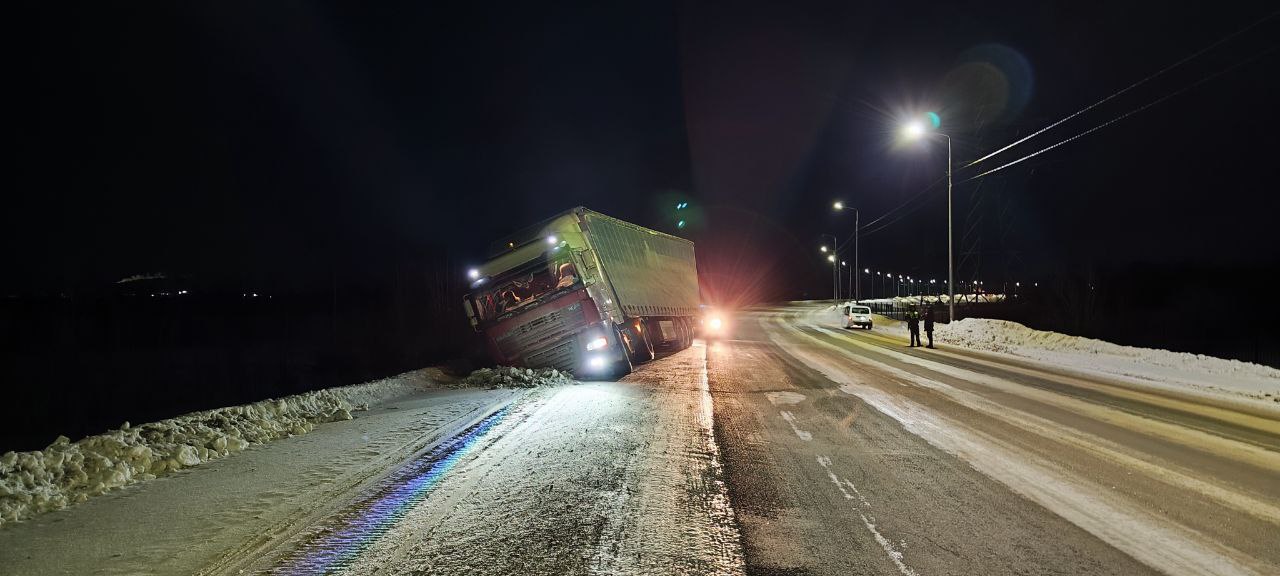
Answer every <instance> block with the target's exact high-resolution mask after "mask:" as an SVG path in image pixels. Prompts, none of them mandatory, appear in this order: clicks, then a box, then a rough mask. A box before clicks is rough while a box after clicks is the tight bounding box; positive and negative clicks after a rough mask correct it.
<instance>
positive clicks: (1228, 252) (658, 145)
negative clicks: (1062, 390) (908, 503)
mask: <svg viewBox="0 0 1280 576" xmlns="http://www.w3.org/2000/svg"><path fill="white" fill-rule="evenodd" d="M783 4H785V6H783ZM467 5H472V6H471V7H466V6H467ZM1175 6H1177V4H1176V3H1168V2H1163V3H1155V2H1151V3H1145V4H1141V3H1110V4H1107V5H1106V6H1105V7H1102V8H1094V7H1088V6H1084V5H1082V4H1080V3H1078V2H1062V3H1047V2H1008V3H968V2H945V3H937V4H936V5H928V4H924V3H867V5H865V6H864V5H859V4H858V3H850V2H839V3H836V2H831V3H813V4H805V3H778V5H777V6H769V5H756V6H748V5H747V4H746V3H742V2H726V3H723V4H715V3H677V4H669V3H663V2H636V3H630V4H623V3H582V4H580V5H569V4H567V3H512V4H511V5H509V6H500V5H497V4H493V3H438V4H434V5H428V4H426V3H405V4H403V5H392V4H390V3H337V4H330V3H323V4H320V3H286V2H218V3H182V4H178V5H175V4H173V3H157V4H145V5H144V4H140V3H129V4H125V5H121V4H119V3H115V4H110V3H89V4H86V5H84V6H80V7H71V6H66V5H57V6H52V5H48V6H45V7H44V8H43V10H44V11H43V12H42V13H40V14H39V15H38V18H34V19H33V20H32V21H33V22H34V27H35V28H36V30H35V38H34V39H33V40H32V42H31V43H29V45H28V46H27V48H26V49H25V50H24V51H23V52H22V57H23V58H24V59H26V60H27V64H28V65H27V66H26V67H24V72H23V74H26V75H27V76H26V77H23V78H22V79H21V81H19V82H16V83H14V84H11V85H10V90H11V91H14V92H17V93H18V94H19V96H20V99H19V100H20V101H21V102H22V104H21V105H20V107H18V108H17V114H18V116H19V118H18V120H19V125H20V126H21V128H20V131H21V133H22V134H23V136H22V137H21V138H20V140H19V148H21V152H20V153H19V155H18V160H19V161H18V166H17V167H18V169H19V174H25V177H22V178H19V179H15V180H14V181H13V182H14V183H13V184H11V186H10V188H9V190H8V194H7V197H8V200H7V202H6V205H7V208H8V209H6V210H5V216H4V220H3V224H4V229H5V231H4V234H5V240H4V244H5V252H6V254H5V258H6V261H7V262H8V263H9V264H8V265H7V266H6V273H7V274H8V275H10V276H11V279H10V280H8V281H6V284H8V285H9V286H10V287H9V288H7V290H9V291H24V290H50V289H84V288H88V287H93V286H99V285H103V284H106V283H109V282H111V281H114V280H115V279H118V278H120V277H122V276H125V275H129V274H135V273H139V272H148V271H169V272H176V273H185V274H190V275H191V276H192V277H194V278H197V279H198V280H199V281H200V282H202V283H204V284H206V285H210V286H237V287H238V286H243V285H246V284H251V283H258V284H263V283H265V284H267V285H271V286H277V287H281V288H300V289H305V288H308V287H310V286H313V285H320V284H325V283H327V282H328V281H327V280H326V279H327V278H329V276H330V274H331V273H333V271H334V270H345V271H348V272H350V271H358V270H360V269H361V267H362V266H380V265H382V263H386V262H392V261H395V260H396V259H403V258H413V257H416V256H418V255H423V254H439V253H448V254H450V255H451V256H452V257H454V258H455V260H456V261H458V262H460V263H462V262H466V261H469V260H474V259H477V258H479V257H481V256H483V253H484V249H485V247H486V245H487V243H488V242H489V241H490V240H492V239H493V238H495V237H497V236H500V235H502V234H504V233H506V232H509V231H511V230H512V229H515V228H520V227H523V226H524V225H527V224H529V223H531V222H533V221H536V220H539V219H541V218H544V217H546V216H549V215H551V214H553V213H555V212H558V211H560V210H563V209H565V208H567V207H569V206H573V205H579V204H581V205H586V206H588V207H591V208H594V209H597V210H600V211H603V212H606V213H609V214H613V215H616V216H619V217H622V218H624V219H629V220H633V221H636V222H638V223H641V224H645V225H649V226H653V227H657V228H661V229H665V230H672V231H673V228H672V224H673V222H674V219H673V217H672V210H671V208H672V202H671V200H672V199H677V198H682V199H688V200H690V201H691V203H692V204H693V207H694V209H695V212H694V216H695V217H696V219H695V220H694V225H693V226H691V227H690V228H689V229H687V230H686V231H685V232H684V234H686V235H688V236H689V237H691V238H693V239H694V240H695V241H697V242H698V255H699V259H700V264H701V265H702V268H703V272H704V275H705V278H704V280H705V281H708V282H711V283H712V284H714V285H715V286H716V287H717V288H719V289H720V291H722V292H732V293H736V294H744V295H746V297H747V298H748V299H756V298H771V297H779V296H788V297H790V296H794V295H796V294H795V293H796V292H797V291H798V290H813V291H815V292H817V291H820V290H825V289H826V286H828V284H825V283H824V282H825V280H824V278H825V277H824V276H823V274H824V272H825V270H826V269H825V268H823V266H822V262H821V261H820V260H819V257H818V254H817V252H816V246H817V245H818V243H819V242H820V240H819V235H820V234H821V233H825V232H834V233H840V234H841V235H847V234H849V233H851V232H852V222H851V221H850V220H849V219H848V218H849V216H851V215H844V216H840V217H836V216H834V215H833V214H832V213H831V211H830V210H829V206H830V202H831V201H832V200H833V199H836V198H841V199H843V200H845V201H846V202H847V203H849V204H851V205H857V206H860V207H861V209H862V219H863V222H864V223H866V222H868V221H872V220H874V219H875V218H877V217H879V216H880V215H882V214H885V213H886V212H888V211H890V210H891V209H894V208H895V207H897V206H899V205H900V204H901V203H903V202H904V201H907V200H908V199H910V198H913V197H916V196H917V194H918V193H919V192H920V191H921V190H922V189H923V188H924V187H925V186H927V185H928V184H929V183H931V182H934V181H935V180H937V179H938V178H940V177H941V176H942V174H943V170H944V167H945V149H944V148H943V147H942V146H941V145H937V144H935V145H927V146H926V145H914V146H898V145H895V144H894V138H895V126H896V125H897V123H898V122H899V121H900V120H901V119H902V118H903V117H904V116H905V115H907V114H912V113H920V112H924V111H929V110H936V111H938V112H939V113H940V114H941V116H942V127H941V130H943V131H944V132H946V133H948V134H950V135H951V136H952V138H953V141H954V154H955V162H956V164H957V165H961V164H965V163H968V162H969V161H971V160H973V159H976V158H977V157H979V156H981V155H982V154H984V153H986V152H987V151H991V150H994V149H996V148H998V147H1000V146H1001V145H1003V144H1006V143H1008V142H1011V141H1013V140H1014V139H1016V138H1017V137H1019V136H1021V135H1025V134H1028V133H1030V132H1032V131H1034V130H1036V129H1039V128H1041V127H1043V126H1045V125H1047V124H1049V123H1050V122H1052V121H1055V120H1057V119H1059V118H1062V117H1063V116H1065V115H1067V114H1069V113H1071V112H1074V111H1076V110H1079V109H1080V108H1082V107H1084V106H1086V105H1088V104H1090V103H1092V102H1095V101H1097V100H1099V99H1100V98H1102V97H1104V96H1106V95H1107V94H1110V93H1112V92H1114V91H1115V90H1118V89H1120V88H1122V87H1124V86H1127V85H1129V84H1132V83H1133V82H1135V81H1137V80H1139V79H1141V78H1143V77H1145V76H1147V75H1149V74H1151V73H1153V72H1155V71H1157V70H1159V69H1161V68H1163V67H1164V66H1166V65H1169V64H1171V63H1173V62H1175V61H1177V60H1179V59H1181V58H1183V57H1186V56H1188V55H1190V54H1191V53H1193V52H1195V51H1196V50H1198V49H1200V48H1203V47H1205V46H1208V45H1210V44H1212V43H1213V42H1214V41H1216V40H1218V39H1220V38H1222V37H1224V36H1227V35H1228V34H1230V33H1232V32H1235V31H1237V30H1239V29H1241V28H1243V27H1245V26H1247V25H1249V24H1251V23H1254V22H1256V21H1258V20H1259V19H1260V18H1263V17H1264V16H1266V15H1267V14H1268V13H1269V12H1271V11H1274V7H1273V6H1274V5H1273V4H1270V3H1266V2H1256V3H1240V4H1235V3H1230V2H1225V3H1213V4H1211V5H1209V4H1201V5H1196V6H1190V5H1188V7H1186V8H1178V7H1175ZM1278 24H1280V18H1273V19H1272V20H1270V21H1268V22H1265V23H1264V24H1262V25H1260V26H1258V27H1257V28H1255V29H1253V30H1251V31H1249V32H1247V33H1245V34H1242V35H1240V36H1239V37H1237V38H1235V39H1233V40H1232V41H1230V42H1227V43H1224V44H1223V45H1221V46H1219V47H1218V48H1216V49H1214V50H1213V51H1211V52H1209V53H1207V54H1205V55H1204V56H1202V57H1200V58H1197V59H1195V60H1192V61H1190V62H1188V63H1187V64H1185V65H1183V66H1182V67H1180V68H1178V69H1176V70H1174V71H1173V72H1171V73H1169V74H1167V75H1165V76H1162V77H1160V78H1158V79H1156V80H1153V81H1152V82H1150V83H1149V84H1147V85H1144V86H1142V87H1140V88H1138V89H1136V90H1134V91H1133V92H1131V93H1129V94H1125V95H1123V96H1121V97H1119V98H1117V99H1116V100H1114V101H1112V102H1109V103H1107V104H1106V105H1104V106H1101V107H1099V108H1098V109H1096V110H1093V111H1090V112H1089V113H1088V114H1086V115H1083V116H1081V117H1080V118H1077V119H1076V120H1074V121H1072V122H1070V123H1068V124H1066V125H1064V126H1062V127H1060V128H1059V129H1056V130H1054V131H1052V132H1050V133H1047V134H1045V135H1042V136H1040V137H1037V138H1035V139H1033V140H1031V141H1030V142H1028V143H1027V144H1025V145H1023V146H1020V147H1018V148H1016V149H1015V150H1013V151H1010V153H1008V154H1006V155H1003V156H1001V157H1000V158H999V160H1001V161H1007V160H1012V159H1014V158H1016V157H1017V156H1019V155H1020V154H1018V153H1019V152H1031V151H1034V150H1036V149H1039V148H1041V147H1043V146H1047V145H1050V144H1052V143H1055V142H1058V141H1060V140H1062V139H1064V138H1066V137H1069V136H1071V135H1073V134H1076V133H1079V132H1081V131H1083V130H1086V129H1088V128H1091V127H1093V126H1096V125H1098V124H1101V123H1103V122H1106V121H1108V120H1110V119H1112V118H1115V117H1116V116H1118V115H1120V114H1122V113H1124V112H1127V111H1129V110H1132V109H1134V108H1137V107H1139V106H1142V105H1144V104H1147V103H1149V102H1151V101H1153V100H1155V99H1157V98H1160V97H1162V96H1164V95H1167V94H1170V93H1173V92H1175V91H1177V90H1179V89H1182V88H1184V87H1186V86H1188V85H1191V84H1193V83H1195V82H1198V81H1200V80H1203V79H1204V78H1206V77H1207V76H1210V75H1211V74H1214V73H1216V72H1219V71H1222V70H1224V69H1226V68H1228V67H1229V66H1231V65H1233V64H1235V63H1237V62H1240V61H1244V60H1246V59H1248V58H1250V57H1255V56H1258V55H1259V54H1262V53H1264V51H1266V50H1268V49H1271V50H1274V48H1275V47H1276V44H1277V40H1276V39H1277V38H1280V34H1278V33H1277V32H1278V31H1280V25H1278ZM1278 62H1280V55H1277V53H1276V52H1274V51H1273V52H1270V53H1266V54H1264V55H1262V56H1261V57H1259V58H1257V59H1256V60H1253V61H1251V62H1249V63H1247V64H1245V65H1242V66H1240V67H1238V68H1236V69H1233V70H1230V71H1229V72H1227V73H1225V74H1222V75H1221V76H1219V77H1216V78H1213V79H1211V80H1209V81H1207V82H1205V83H1203V84H1202V85H1199V86H1196V87H1194V88H1193V89H1191V90H1189V91H1187V92H1186V93H1184V94H1181V95H1179V96H1176V97H1174V98H1171V99H1169V100H1168V101H1165V102H1163V103H1160V104H1158V105H1156V106H1153V107H1151V108H1150V109H1148V110H1145V111H1143V112H1141V113H1139V114H1137V115H1135V116H1133V117H1131V118H1129V119H1126V120H1123V121H1121V122H1118V123H1116V124H1113V125H1111V126H1109V127H1107V128H1104V129H1102V130H1101V131H1099V132H1097V133H1095V134H1092V135H1089V136H1086V137H1084V138H1082V139H1080V140H1078V141H1075V142H1072V143H1069V144H1066V145H1064V146H1062V147H1061V148H1058V149H1056V150H1053V151H1050V152H1048V153H1046V154H1044V155H1042V156H1040V157H1037V158H1036V159H1034V160H1032V161H1028V162H1026V163H1024V164H1021V165H1019V166H1018V167H1016V168H1013V169H1010V170H1007V171H1004V172H1002V173H1000V174H999V175H998V176H992V177H988V178H986V179H985V180H984V181H982V182H981V189H978V188H977V187H978V185H979V182H977V181H972V182H967V183H964V184H959V185H957V186H956V189H955V198H956V208H955V214H956V216H955V221H956V227H957V232H956V234H957V239H958V242H959V243H958V245H957V249H961V248H964V249H966V250H967V251H970V252H972V251H973V250H971V248H972V247H973V246H975V245H977V246H979V247H980V248H981V255H980V256H977V255H972V254H971V255H970V256H969V257H968V258H967V259H966V260H965V266H967V267H968V268H963V267H962V269H964V270H976V272H973V273H974V274H978V275H980V276H981V277H984V278H987V279H988V281H999V280H1000V279H1003V278H1017V279H1034V278H1039V277H1045V276H1047V275H1050V274H1054V273H1062V272H1064V271H1073V270H1079V269H1083V268H1087V267H1090V266H1112V267H1124V266H1127V265H1129V264H1132V263H1143V262H1157V263H1160V262H1164V263H1224V262H1225V263H1237V262H1242V263H1251V264H1258V263H1260V262H1261V263H1267V262H1277V261H1280V248H1278V246H1280V243H1277V242H1275V241H1274V239H1273V238H1274V232H1273V228H1274V226H1275V222H1274V220H1275V218H1276V214H1277V212H1276V206H1277V203H1276V201H1275V200H1274V197H1275V194H1276V192H1277V190H1280V186H1277V185H1276V184H1275V182H1276V165H1277V159H1278V158H1280V131H1277V129H1276V124H1277V122H1276V119H1275V107H1276V102H1280V94H1278V91H1277V85H1278V84H1280V82H1277V80H1276V72H1277V71H1278V70H1280V67H1278V66H1277V63H1278ZM999 163H1000V162H999V161H997V160H992V161H989V162H986V163H984V164H982V165H981V166H983V167H994V166H995V165H997V164H999ZM975 173H977V171H976V170H974V169H969V170H967V171H958V172H957V176H958V178H957V181H958V182H959V181H960V180H963V179H964V178H965V177H967V176H969V175H972V174H975ZM940 190H941V189H940V188H937V189H935V190H934V191H933V192H930V193H926V194H924V195H923V196H920V197H919V198H918V199H917V200H916V201H915V202H913V203H912V204H910V205H908V207H907V209H904V210H901V211H899V212H895V213H893V214H892V215H891V216H890V217H889V218H887V219H885V220H882V221H881V222H882V223H883V222H890V221H892V222H893V225H892V226H888V227H884V228H882V229H879V230H876V231H875V232H874V233H873V234H871V235H870V236H868V237H867V238H865V239H864V242H863V243H862V251H861V255H862V263H863V264H864V265H868V266H872V267H877V268H880V269H883V268H885V267H888V268H890V269H893V270H896V271H902V272H907V273H912V272H914V273H915V274H916V275H918V276H930V275H938V274H942V273H944V272H945V262H946V261H945V256H946V252H945V246H946V244H945V240H946V236H945V234H946V232H945V222H946V220H945V196H943V195H940V193H939V192H940ZM978 199H980V200H978ZM975 203H976V204H977V207H976V208H975V207H974V204H975ZM899 216H900V218H899ZM970 228H972V230H969V229H970ZM966 230H969V232H968V234H969V238H970V239H969V240H968V241H965V242H960V240H959V239H960V237H961V236H962V235H963V234H965V233H966ZM977 239H980V241H979V240H977ZM978 242H980V244H978ZM960 244H964V245H963V246H961V245H960ZM460 266H461V264H460ZM458 272H459V278H461V275H462V272H463V270H462V269H461V268H460V269H459V271H458Z"/></svg>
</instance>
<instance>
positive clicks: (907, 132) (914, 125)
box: [902, 112, 956, 322]
mask: <svg viewBox="0 0 1280 576" xmlns="http://www.w3.org/2000/svg"><path fill="white" fill-rule="evenodd" d="M928 116H929V123H930V124H932V125H933V128H937V127H938V126H939V125H940V124H941V121H940V120H939V119H938V115H937V114H935V113H933V112H930V113H929V114H928ZM902 134H903V135H904V136H906V137H907V138H908V139H909V140H919V139H920V138H923V137H925V136H926V135H928V134H932V135H934V136H941V137H943V138H946V139H947V293H948V294H949V295H950V298H949V301H948V302H947V321H948V322H950V321H951V320H953V319H955V317H956V280H955V266H954V263H955V258H954V256H953V254H952V247H951V243H952V242H951V236H952V233H951V137H950V136H948V135H946V134H943V133H941V132H932V133H930V132H929V130H928V128H926V127H925V124H924V122H923V121H921V120H915V121H913V122H910V123H908V124H907V125H906V126H903V128H902Z"/></svg>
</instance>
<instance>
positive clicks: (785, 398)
mask: <svg viewBox="0 0 1280 576" xmlns="http://www.w3.org/2000/svg"><path fill="white" fill-rule="evenodd" d="M764 396H765V398H768V399H769V402H771V403H773V405H774V406H783V405H790V404H799V403H801V402H804V401H805V395H804V394H801V393H799V392H790V391H787V390H783V391H781V392H765V394H764Z"/></svg>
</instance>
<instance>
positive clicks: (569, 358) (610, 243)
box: [464, 208, 697, 378]
mask: <svg viewBox="0 0 1280 576" xmlns="http://www.w3.org/2000/svg"><path fill="white" fill-rule="evenodd" d="M494 251H495V252H496V255H495V256H494V257H492V258H491V259H490V260H489V261H487V262H486V263H485V264H483V265H482V266H479V267H476V268H473V269H471V270H470V271H468V275H469V277H470V279H471V293H470V294H468V295H467V296H466V297H465V299H464V308H465V309H466V311H467V315H468V317H469V319H470V321H471V325H472V326H473V327H474V328H475V329H476V331H477V332H480V333H481V334H482V335H483V337H484V343H485V347H486V348H487V350H488V353H489V355H490V357H491V358H492V359H493V360H494V362H496V363H498V364H501V365H510V366H526V367H544V366H545V367H554V368H558V369H562V370H567V371H570V372H573V373H574V374H575V375H577V376H579V377H580V378H583V377H585V378H592V377H604V376H613V375H618V374H625V373H627V372H630V371H631V369H632V367H633V366H634V364H636V363H639V362H643V361H645V360H648V359H652V358H653V355H654V350H655V349H657V348H661V347H666V348H683V347H685V346H688V345H689V343H691V342H692V339H693V318H694V316H695V314H696V312H697V301H696V300H697V278H696V271H695V267H694V262H693V246H692V243H691V242H688V241H687V240H684V239H681V238H676V237H674V236H669V235H665V234H662V233H659V232H656V231H651V230H648V229H645V228H642V227H639V226H636V225H634V224H629V223H626V222H623V221H621V220H617V219H615V218H611V217H608V216H605V215H603V214H599V213H597V212H592V211H590V210H587V209H585V208H575V209H573V210H570V211H568V212H567V213H564V214H561V215H560V216H557V217H555V218H552V219H550V220H548V221H545V222H543V223H541V224H539V225H536V226H534V227H531V228H529V229H526V230H524V231H521V232H519V233H517V234H515V235H513V236H511V237H509V238H505V239H503V240H501V241H499V242H498V243H495V246H494ZM602 251H603V252H604V254H603V256H602V254H601V252H602ZM690 287H692V292H691V294H692V296H691V298H692V302H690V290H689V288H690Z"/></svg>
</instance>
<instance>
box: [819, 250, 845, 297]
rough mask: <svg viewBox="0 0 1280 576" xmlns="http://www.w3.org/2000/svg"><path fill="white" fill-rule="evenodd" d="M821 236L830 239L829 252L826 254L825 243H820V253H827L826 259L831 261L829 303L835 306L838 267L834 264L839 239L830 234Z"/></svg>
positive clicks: (838, 282)
mask: <svg viewBox="0 0 1280 576" xmlns="http://www.w3.org/2000/svg"><path fill="white" fill-rule="evenodd" d="M821 237H822V238H823V239H824V240H825V239H827V238H830V239H831V250H830V252H831V253H830V254H827V251H828V250H827V246H826V244H823V245H822V253H823V254H827V261H828V262H830V263H831V304H832V305H833V306H835V305H839V304H840V267H839V266H837V265H836V261H837V260H839V258H838V256H839V254H840V239H839V238H837V237H835V236H832V235H831V234H822V235H821Z"/></svg>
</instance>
